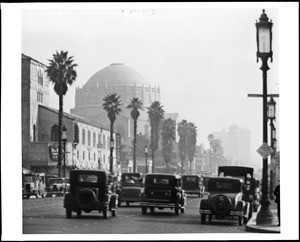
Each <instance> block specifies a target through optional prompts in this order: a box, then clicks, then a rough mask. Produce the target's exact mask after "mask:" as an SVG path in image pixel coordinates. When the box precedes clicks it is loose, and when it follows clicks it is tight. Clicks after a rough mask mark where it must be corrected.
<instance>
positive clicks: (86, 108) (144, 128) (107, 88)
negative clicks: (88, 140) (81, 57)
mask: <svg viewBox="0 0 300 242" xmlns="http://www.w3.org/2000/svg"><path fill="white" fill-rule="evenodd" d="M112 93H117V95H120V96H121V98H120V99H121V102H122V106H121V109H122V111H121V113H120V114H119V115H118V116H117V119H116V121H115V125H114V128H115V129H116V130H117V132H119V133H120V135H121V142H122V144H123V145H124V144H125V145H126V146H127V147H130V146H131V141H132V137H133V120H132V119H131V116H130V112H131V110H130V109H128V108H127V105H128V104H129V103H130V99H132V98H133V97H136V98H139V99H140V100H141V101H142V103H143V107H144V110H142V111H140V117H139V119H138V123H137V133H142V134H145V135H146V136H147V137H149V130H150V127H149V122H148V114H147V107H149V106H150V105H151V103H152V102H153V101H160V89H159V87H155V86H151V84H150V82H148V81H147V80H146V79H145V78H144V77H143V76H142V75H141V74H139V73H138V72H136V71H135V70H133V69H131V68H130V67H128V66H126V65H124V64H121V63H114V64H111V65H109V66H107V67H105V68H104V69H101V70H100V71H98V72H96V73H95V74H94V75H93V76H92V77H91V78H90V79H89V80H88V81H87V82H86V84H85V85H84V86H83V87H82V88H76V94H75V108H74V109H71V113H72V114H75V115H78V116H81V117H85V118H88V119H91V120H94V121H96V122H98V123H101V124H104V125H109V119H108V117H107V112H106V111H105V110H104V109H103V107H102V104H103V99H104V97H105V96H106V95H109V94H112Z"/></svg>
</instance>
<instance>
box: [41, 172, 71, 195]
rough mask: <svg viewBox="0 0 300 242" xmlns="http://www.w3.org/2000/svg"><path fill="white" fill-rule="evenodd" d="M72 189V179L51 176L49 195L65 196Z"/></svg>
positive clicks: (48, 188)
mask: <svg viewBox="0 0 300 242" xmlns="http://www.w3.org/2000/svg"><path fill="white" fill-rule="evenodd" d="M69 189H70V181H69V179H68V178H63V177H61V178H58V177H57V178H50V179H49V186H48V187H47V188H46V190H47V196H48V197H52V195H55V196H63V195H64V194H65V193H66V192H67V191H68V190H69Z"/></svg>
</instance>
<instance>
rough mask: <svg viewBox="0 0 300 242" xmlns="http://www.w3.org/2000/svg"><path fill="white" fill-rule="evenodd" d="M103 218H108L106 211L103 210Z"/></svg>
mask: <svg viewBox="0 0 300 242" xmlns="http://www.w3.org/2000/svg"><path fill="white" fill-rule="evenodd" d="M103 218H104V219H107V218H108V212H107V209H104V210H103Z"/></svg>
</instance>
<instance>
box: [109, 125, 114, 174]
mask: <svg viewBox="0 0 300 242" xmlns="http://www.w3.org/2000/svg"><path fill="white" fill-rule="evenodd" d="M113 131H114V122H110V144H109V145H110V157H109V158H110V162H109V172H110V173H111V174H113V172H114V171H113V164H114V157H113V152H114V146H113V145H111V144H112V143H113V141H114V137H113V134H114V132H113Z"/></svg>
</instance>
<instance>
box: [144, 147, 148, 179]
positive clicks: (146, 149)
mask: <svg viewBox="0 0 300 242" xmlns="http://www.w3.org/2000/svg"><path fill="white" fill-rule="evenodd" d="M147 156H148V147H147V145H145V159H146V168H145V172H146V173H145V174H147V173H148V161H147Z"/></svg>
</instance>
